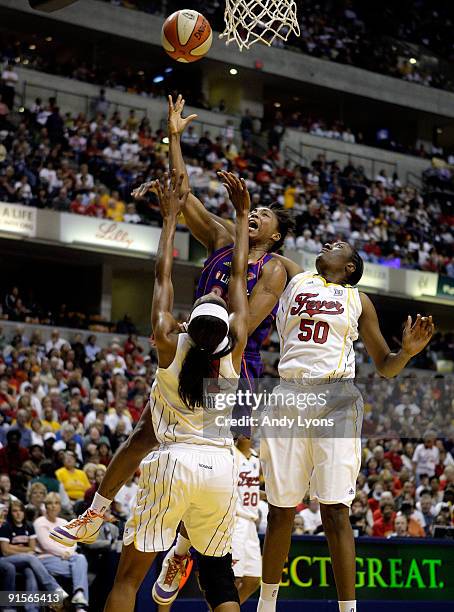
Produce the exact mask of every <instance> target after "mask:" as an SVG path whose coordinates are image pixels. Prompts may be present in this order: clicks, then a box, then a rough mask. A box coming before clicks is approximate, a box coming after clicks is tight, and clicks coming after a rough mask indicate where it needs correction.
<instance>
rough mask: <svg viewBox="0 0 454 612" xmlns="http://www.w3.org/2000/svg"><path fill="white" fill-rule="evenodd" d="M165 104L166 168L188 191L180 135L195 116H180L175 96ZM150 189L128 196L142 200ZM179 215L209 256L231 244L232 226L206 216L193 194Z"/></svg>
mask: <svg viewBox="0 0 454 612" xmlns="http://www.w3.org/2000/svg"><path fill="white" fill-rule="evenodd" d="M168 103H169V113H168V134H169V167H170V170H175V171H176V173H177V175H179V174H183V175H184V180H183V189H184V190H186V189H188V190H189V189H190V185H189V176H188V173H187V171H186V165H185V163H184V159H183V154H182V152H181V135H182V133H183V132H184V130H185V129H186V127H187V126H188V125H189V123H190V122H191V121H193V120H194V119H195V118H196V117H197V115H189V117H185V118H183V117H182V116H181V114H182V112H183V108H184V104H185V101H184V100H183V98H182V96H181V95H179V96H178V97H177V99H176V101H175V103H174V102H173V99H172V97H171V96H169V97H168ZM154 186H155V181H148V182H146V183H143V185H141V186H140V187H138V188H137V189H135V190H134V191H133V192H132V195H133V196H134V197H135V198H143V197H144V196H145V195H146V194H147V193H148V192H149V191H155V188H154ZM182 212H183V214H184V218H185V221H186V223H187V225H188V227H189V229H190V231H191V233H192V235H193V236H194V237H195V238H197V240H198V241H199V242H200V243H201V244H203V245H204V246H205V247H206V248H207V250H208V253H209V254H210V253H211V252H213V251H215V250H216V249H220V248H222V247H223V246H227V245H229V244H231V243H232V242H233V241H234V239H235V227H234V225H233V224H232V223H231V222H230V221H227V220H225V219H222V218H221V217H218V216H217V215H214V214H213V213H210V212H209V211H208V210H207V209H206V208H205V206H204V205H203V203H202V202H201V201H200V200H199V199H198V198H196V196H195V195H194V194H193V193H189V196H188V199H187V201H186V204H185V206H184V207H183V209H182Z"/></svg>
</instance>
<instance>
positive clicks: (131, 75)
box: [0, 35, 449, 158]
mask: <svg viewBox="0 0 454 612" xmlns="http://www.w3.org/2000/svg"><path fill="white" fill-rule="evenodd" d="M10 36H12V35H10ZM52 40H53V42H52V44H53V45H55V44H56V39H54V38H53V39H52ZM42 44H44V45H47V46H49V45H48V44H47V43H42ZM42 44H41V45H36V44H29V42H28V41H27V38H26V36H25V37H22V38H20V37H17V38H14V36H13V40H12V42H9V43H7V42H2V43H0V62H1V60H2V58H3V61H4V63H5V65H4V69H3V71H1V82H0V94H2V98H3V102H0V126H1V123H2V108H3V113H7V109H8V108H9V109H10V110H11V109H12V108H13V102H14V99H15V88H16V85H17V82H18V75H17V73H16V72H15V69H14V65H15V63H16V62H19V63H21V64H22V65H24V66H26V67H27V68H32V69H35V70H40V71H45V72H49V73H52V74H58V75H61V76H65V77H69V78H73V79H77V80H79V81H84V82H89V83H93V84H99V85H101V86H105V87H111V88H115V89H118V90H121V91H127V92H129V93H133V94H138V95H141V96H146V97H153V98H156V97H162V96H163V95H164V94H165V93H166V92H167V90H168V89H172V87H173V83H175V81H176V79H174V80H172V81H169V80H168V79H167V80H166V79H164V77H163V76H162V75H161V77H162V78H163V79H164V81H162V82H161V81H160V83H159V84H158V83H157V82H155V78H154V77H155V74H154V72H155V71H154V70H151V69H145V70H144V69H141V70H138V69H136V70H133V69H132V68H131V66H129V65H128V66H124V67H122V66H118V65H115V66H114V68H112V65H110V66H106V65H104V64H102V63H99V64H91V63H90V62H89V61H87V60H82V59H81V58H78V57H77V55H76V54H75V53H76V52H75V50H74V49H72V50H71V52H69V48H68V49H67V51H68V53H59V52H58V51H56V50H54V51H52V50H51V49H48V48H47V47H46V46H44V47H43V46H42ZM59 44H60V45H61V44H62V41H60V43H59ZM67 44H68V43H66V45H67ZM30 48H32V50H30ZM68 54H69V55H70V57H71V58H72V59H68V58H67V57H66V55H68ZM73 55H74V57H72V56H73ZM63 57H65V59H64V60H63V59H62V58H63ZM408 65H409V66H411V64H408ZM178 69H179V67H176V68H175V69H174V68H172V67H170V68H168V70H169V73H168V74H166V77H168V76H171V75H172V73H173V72H174V70H178ZM176 74H179V75H180V77H182V73H181V71H180V72H178V73H177V72H175V75H176ZM407 76H408V75H407ZM179 80H180V81H181V82H180V85H179V86H180V88H181V90H180V93H183V95H184V96H185V97H186V99H189V100H191V104H192V105H193V106H195V107H198V108H204V109H206V110H213V111H219V112H223V113H225V112H229V113H232V114H233V113H234V110H233V109H229V108H228V107H227V106H226V102H225V100H223V99H221V100H219V101H218V102H217V103H216V105H213V104H210V102H209V100H208V99H207V98H206V96H204V95H203V94H202V93H201V91H200V90H201V87H200V84H199V83H197V82H196V81H194V82H191V83H187V82H185V79H183V78H180V79H179ZM2 104H4V107H2ZM16 105H17V100H16ZM110 106H111V104H110V103H109V102H108V100H107V99H106V97H105V94H103V97H102V99H101V100H95V101H94V104H93V109H96V108H100V109H103V112H105V113H106V112H107V111H108V110H109V107H110ZM251 119H252V120H253V121H254V128H255V133H256V134H258V133H259V132H261V131H262V124H263V130H264V131H265V130H266V129H269V128H270V129H272V128H273V127H274V126H275V124H276V121H275V118H273V117H272V115H271V114H269V113H267V114H266V116H265V118H264V120H263V121H262V120H260V119H258V118H256V117H255V118H251ZM3 121H4V119H3ZM281 121H282V124H283V126H284V127H289V128H292V129H298V130H301V131H303V132H308V133H310V134H313V135H315V136H319V137H322V138H328V139H334V140H342V141H344V142H347V143H355V142H356V143H358V144H366V145H370V146H374V147H380V148H383V149H387V150H391V151H396V152H398V153H403V154H407V155H414V156H417V157H423V158H430V157H431V156H432V155H437V156H441V157H447V156H448V155H449V151H444V150H443V148H442V147H440V146H439V145H438V144H436V143H432V145H430V146H428V145H427V144H426V143H421V142H419V141H418V142H414V143H409V142H407V143H403V142H400V140H399V139H398V138H396V136H395V135H394V134H392V133H391V132H390V130H389V129H388V128H387V127H386V125H384V126H382V127H380V128H379V129H377V130H376V132H375V133H366V135H364V133H363V131H361V129H356V130H353V129H352V128H351V127H350V126H348V125H345V124H344V123H343V122H342V121H339V120H335V119H328V118H326V117H325V118H324V117H320V116H317V115H314V114H313V113H311V112H309V111H306V112H287V113H285V115H283V116H282V118H281ZM366 132H367V130H366Z"/></svg>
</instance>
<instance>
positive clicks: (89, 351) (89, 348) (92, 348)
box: [85, 334, 101, 361]
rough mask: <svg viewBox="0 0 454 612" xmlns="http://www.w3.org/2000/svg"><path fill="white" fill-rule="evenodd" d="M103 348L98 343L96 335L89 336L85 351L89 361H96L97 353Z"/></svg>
mask: <svg viewBox="0 0 454 612" xmlns="http://www.w3.org/2000/svg"><path fill="white" fill-rule="evenodd" d="M100 350H101V348H100V347H99V346H98V345H97V344H96V336H95V335H93V334H91V335H90V336H88V338H87V344H86V345H85V353H86V355H87V359H88V361H95V359H96V355H97V354H98V353H99V351H100Z"/></svg>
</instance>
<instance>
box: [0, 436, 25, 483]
mask: <svg viewBox="0 0 454 612" xmlns="http://www.w3.org/2000/svg"><path fill="white" fill-rule="evenodd" d="M6 440H7V444H6V446H5V447H4V448H0V473H6V474H8V475H9V476H10V478H17V479H18V480H17V481H16V482H17V485H18V486H19V484H20V481H21V477H20V471H21V468H22V464H23V463H24V462H25V461H27V459H28V457H29V455H28V450H27V449H26V448H24V447H23V446H20V441H21V433H20V431H18V430H17V429H16V430H14V429H13V430H12V431H11V430H9V431H8V433H7V434H6Z"/></svg>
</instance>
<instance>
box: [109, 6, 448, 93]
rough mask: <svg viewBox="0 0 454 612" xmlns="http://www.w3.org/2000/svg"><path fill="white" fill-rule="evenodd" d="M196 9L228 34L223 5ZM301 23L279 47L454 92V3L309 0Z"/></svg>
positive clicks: (149, 8) (300, 9)
mask: <svg viewBox="0 0 454 612" xmlns="http://www.w3.org/2000/svg"><path fill="white" fill-rule="evenodd" d="M102 1H103V2H110V3H111V4H114V5H116V6H124V7H126V8H131V9H136V10H141V11H147V12H149V13H158V14H161V15H163V11H164V10H165V11H166V14H170V13H171V12H173V10H177V9H179V8H181V6H179V5H178V3H177V2H173V1H172V0H171V1H169V2H166V3H163V2H159V1H155V2H143V1H142V0H102ZM190 5H191V6H189V7H188V8H193V9H196V10H198V11H200V12H202V13H203V14H204V15H206V17H207V18H208V19H209V20H210V22H211V23H212V25H213V27H214V28H215V29H217V30H218V31H222V30H223V29H224V20H223V16H224V8H225V6H224V3H223V2H220V1H219V0H209V1H208V2H207V1H206V0H194V1H193V2H191V3H190ZM298 21H299V24H300V29H301V37H299V38H296V37H295V36H291V37H290V38H289V40H288V42H287V43H284V42H283V41H282V40H281V39H277V40H276V41H275V42H274V45H276V46H280V47H289V48H291V49H295V50H296V49H298V50H299V51H302V52H303V53H306V54H308V55H312V56H314V57H319V58H322V59H326V60H330V61H335V62H339V63H342V64H350V65H353V66H359V67H360V68H365V69H367V70H372V71H374V72H380V73H382V74H386V75H389V76H393V77H397V78H402V79H405V80H407V81H410V82H413V83H419V84H420V85H426V86H431V87H437V88H440V89H448V90H452V89H453V87H454V79H453V77H452V74H451V72H450V71H449V70H448V69H447V68H446V62H447V61H449V60H451V59H452V58H453V57H454V47H453V45H452V43H451V27H452V23H453V21H454V12H453V9H452V7H451V6H450V3H447V2H442V1H441V0H438V1H436V2H433V0H405V1H404V2H399V3H393V5H392V6H391V5H390V4H388V5H385V6H384V5H383V4H380V3H373V2H364V1H363V0H348V1H345V0H330V1H327V2H320V1H319V0H305V2H303V3H298ZM384 32H385V33H386V35H384ZM415 49H416V51H415ZM415 54H416V56H417V57H416V58H415V57H414V55H415ZM425 54H428V55H430V56H431V58H432V62H424V61H418V59H419V56H422V58H423V56H424V55H425ZM440 59H441V62H440ZM410 60H412V61H410ZM434 64H435V67H434Z"/></svg>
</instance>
